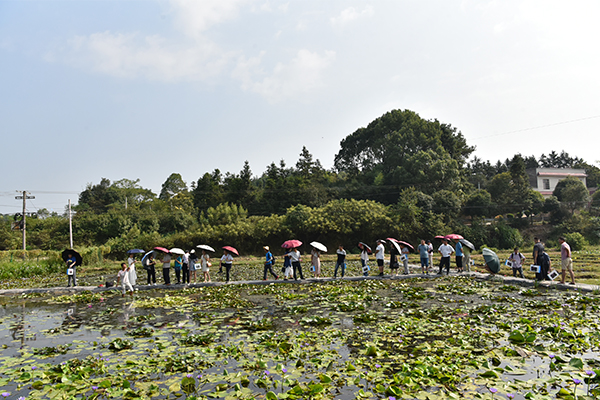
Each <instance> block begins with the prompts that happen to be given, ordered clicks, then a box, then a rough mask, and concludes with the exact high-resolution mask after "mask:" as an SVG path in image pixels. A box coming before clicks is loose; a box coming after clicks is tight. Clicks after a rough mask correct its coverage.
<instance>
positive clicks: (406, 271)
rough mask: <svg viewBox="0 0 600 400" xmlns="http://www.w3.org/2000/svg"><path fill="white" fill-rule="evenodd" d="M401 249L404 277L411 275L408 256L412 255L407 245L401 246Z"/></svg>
mask: <svg viewBox="0 0 600 400" xmlns="http://www.w3.org/2000/svg"><path fill="white" fill-rule="evenodd" d="M400 248H401V250H402V256H403V257H402V266H403V267H404V272H403V274H404V275H408V274H410V270H409V269H408V254H409V253H410V249H409V248H408V246H405V245H402V244H401V245H400Z"/></svg>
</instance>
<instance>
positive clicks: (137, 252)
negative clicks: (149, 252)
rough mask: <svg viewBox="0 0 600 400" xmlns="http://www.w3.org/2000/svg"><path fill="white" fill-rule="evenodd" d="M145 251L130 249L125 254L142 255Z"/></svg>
mask: <svg viewBox="0 0 600 400" xmlns="http://www.w3.org/2000/svg"><path fill="white" fill-rule="evenodd" d="M144 253H145V251H144V250H142V249H132V250H129V251H128V252H127V254H144Z"/></svg>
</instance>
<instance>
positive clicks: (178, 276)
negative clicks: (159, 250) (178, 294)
mask: <svg viewBox="0 0 600 400" xmlns="http://www.w3.org/2000/svg"><path fill="white" fill-rule="evenodd" d="M181 267H183V256H182V255H181V254H177V258H175V265H174V266H173V269H174V270H175V278H176V279H177V285H179V284H181Z"/></svg>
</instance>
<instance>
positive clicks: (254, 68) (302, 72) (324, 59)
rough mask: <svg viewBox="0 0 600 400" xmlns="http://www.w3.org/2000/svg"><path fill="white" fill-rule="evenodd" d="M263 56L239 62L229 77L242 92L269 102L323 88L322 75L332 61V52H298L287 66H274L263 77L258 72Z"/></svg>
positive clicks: (242, 59)
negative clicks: (252, 93) (232, 77)
mask: <svg viewBox="0 0 600 400" xmlns="http://www.w3.org/2000/svg"><path fill="white" fill-rule="evenodd" d="M264 55H265V53H261V55H260V56H259V57H254V58H250V59H246V58H243V57H242V58H240V60H239V62H238V65H237V67H236V69H235V71H234V73H233V76H234V78H236V79H239V80H240V81H241V82H242V89H243V90H247V91H251V92H255V93H258V94H260V95H261V96H263V97H265V98H266V99H267V100H269V101H271V102H276V101H280V100H282V99H285V98H290V97H294V96H297V95H301V94H304V93H309V92H311V91H314V90H315V89H317V88H319V87H321V86H323V84H324V81H323V74H324V72H325V70H326V69H327V68H328V67H329V66H330V65H331V64H332V63H333V61H334V60H335V52H333V51H325V52H324V53H323V54H318V53H316V52H311V51H309V50H307V49H301V50H299V51H298V52H297V53H296V56H295V57H294V58H293V59H292V60H291V61H290V62H289V63H287V64H283V63H281V62H280V63H277V64H276V66H275V67H274V68H273V71H272V72H271V73H270V74H265V73H264V71H263V70H262V69H261V68H260V66H261V63H262V58H263V56H264ZM265 75H267V76H265ZM255 76H258V79H255V78H254V77H255ZM261 76H263V77H262V78H261Z"/></svg>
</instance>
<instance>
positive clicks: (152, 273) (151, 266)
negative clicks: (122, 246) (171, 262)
mask: <svg viewBox="0 0 600 400" xmlns="http://www.w3.org/2000/svg"><path fill="white" fill-rule="evenodd" d="M155 265H156V261H155V260H154V253H150V254H149V255H148V258H146V265H144V269H145V270H146V273H147V274H148V281H147V283H148V285H156V268H155Z"/></svg>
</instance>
